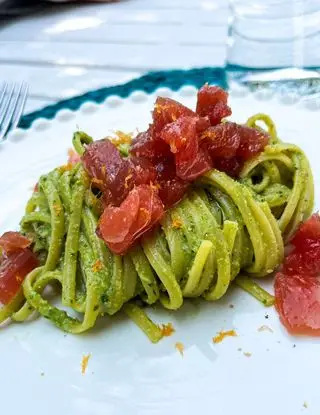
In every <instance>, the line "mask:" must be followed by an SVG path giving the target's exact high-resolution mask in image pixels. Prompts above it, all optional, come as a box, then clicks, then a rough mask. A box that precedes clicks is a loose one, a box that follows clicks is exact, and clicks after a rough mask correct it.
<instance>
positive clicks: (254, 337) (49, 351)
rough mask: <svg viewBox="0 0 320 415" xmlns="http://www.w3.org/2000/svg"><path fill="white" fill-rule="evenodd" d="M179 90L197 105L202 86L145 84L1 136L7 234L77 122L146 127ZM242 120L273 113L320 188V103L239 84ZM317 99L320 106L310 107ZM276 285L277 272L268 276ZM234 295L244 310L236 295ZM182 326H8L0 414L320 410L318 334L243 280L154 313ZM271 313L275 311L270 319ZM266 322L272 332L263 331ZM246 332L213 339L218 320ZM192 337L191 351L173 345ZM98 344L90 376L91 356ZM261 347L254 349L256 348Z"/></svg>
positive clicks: (0, 339) (2, 217)
mask: <svg viewBox="0 0 320 415" xmlns="http://www.w3.org/2000/svg"><path fill="white" fill-rule="evenodd" d="M157 94H159V95H171V96H173V97H174V98H176V99H178V100H180V101H182V102H184V103H185V104H187V105H189V106H194V104H195V90H194V88H192V87H184V88H183V89H182V90H180V91H179V92H178V93H172V92H171V91H170V90H167V89H162V90H158V91H157V93H156V94H153V95H149V96H148V95H146V94H144V93H141V92H135V93H134V94H133V95H131V96H130V97H129V98H128V99H125V100H122V99H120V98H119V97H110V98H108V99H107V100H106V102H105V103H104V104H102V105H99V106H97V105H96V104H93V103H86V104H84V105H83V106H82V107H81V109H80V110H79V111H77V112H71V111H68V110H63V111H61V112H60V113H58V114H57V116H56V118H55V119H54V120H52V121H47V120H42V119H39V120H37V121H35V123H34V124H33V126H32V128H31V129H29V130H28V131H21V130H17V131H15V132H13V133H12V134H11V135H10V136H9V138H8V140H7V142H5V143H4V144H3V145H1V146H0V177H1V182H0V194H1V203H0V232H1V233H2V232H3V231H5V230H10V229H11V230H12V229H17V227H18V223H19V220H20V218H21V216H22V214H23V210H24V206H25V203H26V201H27V199H28V197H29V196H30V193H31V189H32V187H33V186H34V184H35V183H36V182H37V179H38V177H39V175H40V174H41V173H45V172H47V171H48V170H50V169H52V168H53V167H55V166H57V165H59V164H62V163H64V162H65V160H66V152H67V149H68V148H69V147H70V146H71V137H72V133H73V132H74V130H75V129H76V128H77V127H79V128H80V129H83V130H85V131H87V132H88V133H89V134H90V135H92V136H93V137H95V138H102V137H103V136H105V135H107V134H109V133H110V132H111V131H113V130H116V129H121V130H123V131H128V132H130V131H134V130H135V128H137V127H138V128H139V129H144V128H145V127H146V125H147V123H148V121H149V119H150V116H149V114H150V111H151V108H152V104H153V102H154V100H155V95H157ZM231 105H232V108H233V114H234V115H233V118H234V119H235V120H237V121H239V122H244V121H245V120H246V118H247V117H248V116H249V115H252V114H253V113H256V112H260V111H264V112H267V113H269V114H270V115H271V116H272V117H274V119H275V121H276V123H277V125H278V127H279V133H280V136H281V138H282V139H284V140H286V141H289V142H292V143H296V144H299V145H301V146H302V147H303V149H304V150H305V151H306V153H307V155H308V156H309V158H310V160H311V164H312V168H313V171H314V176H315V182H316V195H319V194H320V193H319V184H320V179H319V177H320V166H319V150H320V144H319V137H318V135H319V112H318V111H317V110H315V107H313V106H312V105H311V106H310V108H306V106H304V105H302V104H294V105H293V103H292V100H291V99H290V97H283V98H282V100H280V99H279V98H274V97H270V96H269V95H268V94H264V93H261V92H260V93H259V94H258V95H257V96H253V95H249V94H247V93H246V92H245V91H243V90H240V91H237V92H236V91H234V93H232V94H231ZM312 108H313V110H312ZM265 285H266V286H267V287H268V289H270V290H272V282H271V281H269V282H265ZM230 304H233V305H234V308H230V307H229V305H230ZM150 314H151V316H152V317H153V318H154V319H155V320H156V321H158V322H163V323H165V322H169V321H170V322H172V323H173V325H174V327H175V329H176V332H175V334H174V335H173V336H171V337H169V338H165V339H164V340H162V341H161V342H160V343H159V344H157V345H153V344H151V343H150V342H149V341H148V339H147V338H146V337H145V336H144V334H143V333H141V331H140V330H139V329H138V328H137V327H136V326H135V325H134V324H133V323H132V322H131V321H129V320H128V319H127V318H125V317H124V316H119V317H118V318H116V319H113V320H112V321H109V320H104V321H102V322H101V323H100V324H99V327H97V328H96V329H94V330H92V331H91V332H90V333H89V334H85V335H81V336H72V335H66V334H64V333H62V332H61V331H59V330H58V329H56V328H55V327H54V326H52V325H50V323H49V322H47V321H46V320H44V319H38V320H36V321H33V322H30V323H25V324H20V325H19V324H13V325H10V326H9V327H6V328H2V329H0V368H1V387H0V390H1V397H0V399H1V400H0V407H1V412H2V411H3V412H4V413H8V414H10V415H11V414H12V415H15V414H20V413H26V414H32V415H40V414H41V415H42V414H46V415H58V414H59V415H114V414H117V415H127V414H129V413H131V414H139V415H140V414H141V415H154V414H157V415H158V414H159V415H163V414H169V415H171V414H172V415H177V414H194V413H198V414H213V413H214V414H215V415H234V414H246V415H256V414H259V415H270V414H276V415H278V414H290V415H298V414H299V415H300V414H301V413H303V412H305V413H308V414H317V415H318V414H319V413H320V395H319V373H320V359H319V347H320V345H319V340H318V339H312V338H294V337H290V336H289V335H287V333H286V332H285V330H284V329H283V327H282V326H281V325H280V323H279V321H278V317H277V314H276V313H275V311H274V310H273V309H267V308H264V307H263V306H262V305H261V304H260V303H258V302H257V301H255V300H254V299H252V298H251V297H250V296H249V295H247V294H245V293H243V292H242V291H241V290H239V289H230V291H229V292H228V294H227V295H226V296H225V297H224V298H223V299H222V300H221V301H219V302H217V303H210V304H209V303H205V302H199V304H197V305H195V304H186V305H185V306H184V307H183V308H182V309H181V310H179V311H178V312H167V311H164V310H162V309H160V308H159V309H158V310H155V311H152V312H151V313H150ZM267 317H268V318H267ZM263 325H267V326H268V327H270V328H271V329H272V330H273V332H272V333H271V332H269V331H258V329H259V327H261V326H263ZM230 329H235V330H236V332H237V333H238V337H234V338H226V339H225V340H224V341H223V342H222V343H220V344H213V342H212V337H213V336H215V335H216V334H217V332H219V331H220V330H230ZM176 342H181V343H183V344H184V347H185V350H184V355H183V356H181V355H180V353H179V352H178V351H177V350H176V348H175V343H176ZM89 353H90V354H91V358H90V360H89V364H88V369H87V372H86V374H85V375H82V374H81V360H82V357H83V355H86V354H89ZM249 353H251V355H250V356H249V355H248V354H249Z"/></svg>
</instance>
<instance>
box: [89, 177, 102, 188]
mask: <svg viewBox="0 0 320 415" xmlns="http://www.w3.org/2000/svg"><path fill="white" fill-rule="evenodd" d="M91 183H93V184H96V185H98V186H103V180H100V179H97V178H96V177H93V178H92V179H91Z"/></svg>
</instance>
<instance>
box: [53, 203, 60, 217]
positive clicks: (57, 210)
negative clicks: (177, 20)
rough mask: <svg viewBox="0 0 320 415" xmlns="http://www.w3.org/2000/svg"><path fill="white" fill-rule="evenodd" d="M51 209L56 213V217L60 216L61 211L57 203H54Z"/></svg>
mask: <svg viewBox="0 0 320 415" xmlns="http://www.w3.org/2000/svg"><path fill="white" fill-rule="evenodd" d="M53 209H54V211H55V212H56V215H60V213H61V209H62V208H61V206H60V205H58V204H57V203H54V205H53Z"/></svg>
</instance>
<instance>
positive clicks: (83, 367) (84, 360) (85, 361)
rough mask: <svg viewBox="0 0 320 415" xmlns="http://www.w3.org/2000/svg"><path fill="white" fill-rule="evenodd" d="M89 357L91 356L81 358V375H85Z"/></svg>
mask: <svg viewBox="0 0 320 415" xmlns="http://www.w3.org/2000/svg"><path fill="white" fill-rule="evenodd" d="M90 357H91V354H86V355H83V356H82V361H81V373H82V374H83V375H85V374H86V371H87V367H88V363H89V359H90Z"/></svg>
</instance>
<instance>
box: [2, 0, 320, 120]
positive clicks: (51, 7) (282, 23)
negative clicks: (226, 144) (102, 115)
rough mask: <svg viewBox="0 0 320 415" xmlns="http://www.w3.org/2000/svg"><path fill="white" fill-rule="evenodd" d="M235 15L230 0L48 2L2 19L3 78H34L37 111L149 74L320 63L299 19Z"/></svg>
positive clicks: (29, 107) (32, 100) (315, 40)
mask: <svg viewBox="0 0 320 415" xmlns="http://www.w3.org/2000/svg"><path fill="white" fill-rule="evenodd" d="M257 1H258V0H257ZM251 3H252V2H251ZM253 3H254V2H253ZM277 10H278V9H277ZM277 10H276V11H275V13H278V14H279V11H277ZM312 10H313V9H312ZM313 11H314V10H313ZM235 12H237V10H236V9H235V3H234V2H233V1H232V2H227V1H224V0H172V1H166V0H148V1H145V0H122V1H121V0H119V1H114V2H98V3H96V2H94V3H93V2H86V3H82V2H81V4H80V3H78V2H71V3H62V2H55V3H48V4H47V5H46V7H43V8H37V10H35V11H34V12H33V13H30V14H26V15H21V16H14V17H12V18H10V17H9V16H8V17H5V18H3V19H1V20H0V78H1V79H2V80H5V81H9V82H11V81H25V82H27V83H28V85H29V91H30V93H29V98H28V101H27V104H26V107H25V110H24V111H25V113H30V112H32V111H34V110H38V109H40V108H42V107H45V106H47V105H50V104H53V103H55V102H57V101H60V100H65V99H68V98H71V97H74V96H78V95H81V94H84V93H86V92H88V91H92V90H96V89H99V88H102V87H108V86H113V85H118V84H124V83H126V82H128V81H130V80H132V79H135V78H138V77H140V76H141V75H143V74H145V73H148V72H150V71H151V72H154V71H157V72H159V71H160V72H161V71H168V70H174V69H190V68H206V67H215V68H222V69H224V68H226V67H232V68H233V67H236V68H237V67H241V68H242V67H253V68H259V67H260V68H268V67H284V66H292V65H296V66H320V47H319V48H317V47H306V48H305V49H303V53H302V54H301V53H300V54H298V52H299V51H300V52H301V50H302V49H301V42H300V41H299V42H298V43H297V42H294V41H293V39H294V38H295V36H292V33H293V34H294V35H295V34H297V33H298V34H299V33H300V32H299V30H298V29H299V27H298V26H297V23H296V21H295V23H294V27H292V19H290V18H287V19H286V18H285V17H286V16H284V17H283V18H282V20H281V15H280V16H278V17H279V19H280V20H279V21H278V23H277V25H276V26H275V27H276V28H278V30H279V33H278V34H277V33H276V32H277V30H273V29H272V26H270V25H272V22H273V20H272V16H271V20H270V16H267V20H265V19H264V17H263V19H264V22H266V21H267V23H268V21H269V24H262V23H261V22H262V20H263V19H262V20H261V18H260V17H259V16H258V19H255V18H254V17H255V15H249V16H246V14H245V13H244V15H243V14H241V10H240V15H239V16H236V15H235ZM319 18H320V15H319V12H318V11H317V10H316V11H315V13H314V17H313V19H312V20H311V21H309V20H308V21H307V23H308V24H306V25H305V26H306V27H307V29H306V30H308V32H306V31H304V32H303V33H304V34H305V35H306V36H305V38H303V42H304V45H305V46H308V42H309V41H310V42H311V46H312V45H313V46H316V45H317V44H319V43H320V36H319V35H318V36H314V35H315V34H316V32H317V30H318V29H317V27H319V26H318V25H317V22H318V23H319ZM268 19H269V20H268ZM244 23H245V24H244ZM243 28H244V31H243V32H241V31H242V30H243ZM254 28H256V29H258V28H259V30H254ZM270 28H271V29H272V30H270ZM293 29H294V32H292V30H293ZM300 29H301V28H300ZM297 30H298V32H297ZM271 32H272V33H271ZM272 36H273V37H272ZM274 36H278V39H276V40H278V41H275V38H274ZM290 36H291V37H290ZM310 36H311V37H310ZM300 40H301V39H300Z"/></svg>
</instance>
